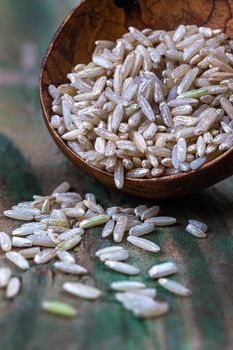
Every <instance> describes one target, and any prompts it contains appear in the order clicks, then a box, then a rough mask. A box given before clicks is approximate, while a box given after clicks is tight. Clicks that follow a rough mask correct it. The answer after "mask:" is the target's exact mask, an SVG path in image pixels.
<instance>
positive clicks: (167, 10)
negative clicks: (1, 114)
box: [40, 0, 233, 199]
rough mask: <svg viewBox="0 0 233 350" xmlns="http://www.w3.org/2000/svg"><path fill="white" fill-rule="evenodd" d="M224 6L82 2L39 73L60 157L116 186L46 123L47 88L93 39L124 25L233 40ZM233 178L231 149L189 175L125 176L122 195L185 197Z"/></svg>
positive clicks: (87, 53) (86, 55) (86, 54)
mask: <svg viewBox="0 0 233 350" xmlns="http://www.w3.org/2000/svg"><path fill="white" fill-rule="evenodd" d="M230 16H231V14H230V9H229V7H228V5H227V4H225V2H214V5H213V4H212V2H208V1H205V0H197V1H195V2H194V1H191V0H190V1H183V0H182V1H180V0H176V1H175V2H174V1H173V0H157V1H152V0H141V1H135V0H132V1H131V0H128V1H124V0H118V1H117V0H115V1H114V0H84V1H81V2H80V5H79V6H78V7H76V8H75V9H74V10H73V11H72V12H71V14H69V15H68V16H67V17H66V19H65V20H64V22H63V23H62V24H61V26H60V27H59V28H58V30H57V32H56V34H55V36H54V38H53V39H52V42H51V43H50V45H49V48H48V50H47V53H46V54H45V57H44V60H43V64H42V68H41V74H40V99H41V105H42V109H43V114H44V120H45V122H46V125H47V127H48V130H49V132H50V133H51V135H52V137H53V139H54V140H55V142H56V143H57V145H58V146H59V147H60V149H61V150H62V151H63V152H64V154H65V155H66V156H67V157H68V158H69V159H70V160H71V161H72V162H73V163H74V164H75V165H76V166H78V167H79V168H80V169H81V170H82V171H84V172H86V173H87V174H89V175H91V176H94V177H95V178H96V179H97V180H99V181H100V182H102V183H104V184H106V185H108V186H111V187H115V184H114V178H113V175H112V174H110V173H108V172H106V171H103V170H100V169H98V168H96V167H94V166H92V165H90V164H88V163H86V162H85V161H84V160H83V159H82V158H81V157H79V156H78V155H77V154H76V153H74V152H73V151H72V150H71V149H70V148H69V147H68V146H67V144H66V143H65V142H64V141H63V140H62V139H61V137H60V136H59V135H58V133H57V132H56V131H55V130H54V129H53V127H52V126H51V124H50V119H51V116H52V109H51V106H52V99H51V97H50V96H49V94H48V86H49V85H50V84H54V85H56V86H57V85H59V84H62V83H64V82H65V81H66V80H67V78H66V75H67V73H68V72H70V71H71V69H72V67H74V66H75V65H76V64H77V63H83V62H84V63H85V62H86V63H87V62H89V61H90V58H91V55H92V51H93V49H94V45H95V41H96V40H98V39H106V40H116V39H117V38H118V37H120V36H121V35H122V34H124V33H125V32H126V30H127V27H128V26H131V25H132V26H135V27H138V28H140V29H142V28H146V27H150V28H152V29H166V30H171V29H174V28H175V27H177V26H178V25H179V24H180V23H184V24H197V25H198V26H209V27H212V28H221V29H223V30H224V31H225V32H226V33H227V34H228V35H229V36H230V37H231V38H233V22H232V21H228V19H229V18H230ZM232 174H233V149H232V148H231V149H229V150H228V151H226V152H224V153H223V154H221V155H220V156H218V157H217V158H214V159H212V160H210V161H209V162H207V163H206V164H205V165H203V166H202V167H201V168H199V169H197V170H194V171H190V172H188V173H180V174H176V175H171V176H163V177H159V178H152V179H133V178H127V177H126V178H125V183H124V187H123V189H122V191H123V192H127V193H130V194H133V195H137V196H140V197H145V198H154V199H166V198H172V197H180V196H185V195H188V194H191V193H194V192H196V191H199V190H202V189H204V188H206V187H208V186H211V185H213V184H215V183H217V182H218V181H220V180H223V179H224V178H226V177H228V176H230V175H232Z"/></svg>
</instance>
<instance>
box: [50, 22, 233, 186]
mask: <svg viewBox="0 0 233 350" xmlns="http://www.w3.org/2000/svg"><path fill="white" fill-rule="evenodd" d="M232 47H233V42H232V41H231V40H229V39H228V38H227V35H226V34H224V33H223V32H222V31H221V30H220V29H215V30H212V29H210V28H205V27H197V26H196V25H182V24H181V25H179V26H178V28H177V29H176V30H174V31H170V32H166V31H164V30H156V31H153V30H152V29H144V30H142V31H140V30H138V29H136V28H134V27H129V32H128V33H126V34H124V35H123V36H122V37H121V38H119V39H117V40H116V42H112V41H106V40H99V41H96V48H95V50H94V52H93V56H92V61H91V62H90V63H89V64H87V65H85V64H78V65H77V66H76V67H74V69H73V70H72V72H71V73H69V74H68V75H67V78H68V79H69V81H70V82H69V83H64V84H62V85H60V86H58V87H55V86H54V85H50V86H49V93H50V95H51V96H52V98H53V103H52V111H53V113H54V114H53V115H52V116H51V125H52V127H53V128H54V129H56V130H57V132H58V134H59V135H61V138H62V139H63V140H64V141H66V142H67V145H68V146H69V147H70V148H71V149H72V150H73V151H74V152H75V153H76V154H77V155H78V156H80V157H81V158H82V159H84V160H85V161H86V162H88V163H90V164H92V165H93V166H95V167H97V168H100V169H102V170H106V171H107V172H108V173H113V174H114V180H115V184H116V187H117V188H119V189H121V188H122V187H123V186H124V176H127V177H131V178H153V177H158V176H166V175H172V174H177V173H181V172H188V171H190V170H195V169H197V168H199V167H201V166H202V165H203V164H204V163H205V162H207V161H208V160H209V159H213V158H215V157H217V156H218V155H219V154H220V153H221V152H224V151H226V150H228V149H229V148H230V147H232V145H233V134H232V131H233V120H232V119H233V107H232V102H233V94H232V90H233V55H232V53H231V51H232Z"/></svg>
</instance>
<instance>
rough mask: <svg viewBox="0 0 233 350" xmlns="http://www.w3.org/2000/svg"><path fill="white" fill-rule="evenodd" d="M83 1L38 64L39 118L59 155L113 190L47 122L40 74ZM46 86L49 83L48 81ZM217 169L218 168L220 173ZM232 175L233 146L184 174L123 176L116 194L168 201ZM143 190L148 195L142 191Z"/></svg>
mask: <svg viewBox="0 0 233 350" xmlns="http://www.w3.org/2000/svg"><path fill="white" fill-rule="evenodd" d="M85 2H86V0H83V1H81V3H80V4H79V5H78V6H77V7H75V8H74V9H73V10H72V11H71V12H70V14H68V15H67V17H65V19H64V21H63V22H62V23H61V25H60V26H59V27H58V29H57V31H56V32H55V34H54V36H53V38H52V40H51V42H50V44H49V47H48V49H47V51H46V53H45V55H44V58H43V61H42V66H41V71H40V101H41V106H42V110H43V116H44V120H45V123H46V125H47V128H48V130H49V132H50V134H51V135H52V137H53V139H54V140H55V142H56V144H57V145H58V146H59V148H60V149H61V150H62V151H63V153H64V154H65V155H66V156H67V157H68V158H69V159H70V160H71V161H72V162H73V163H74V164H75V165H77V166H78V167H79V168H80V169H81V170H82V171H84V172H86V173H88V174H89V175H91V176H94V177H95V178H97V179H98V180H99V181H100V182H102V183H104V184H107V185H109V186H111V187H114V188H116V187H115V183H114V176H113V174H112V173H108V172H107V171H105V170H101V169H98V168H97V167H95V166H93V165H91V164H90V163H87V162H86V161H85V160H83V159H82V158H81V157H80V156H78V155H77V154H76V153H75V152H74V151H73V150H72V149H71V148H69V147H68V145H67V143H66V142H65V141H64V140H63V139H62V138H61V136H60V135H59V134H58V132H57V131H56V130H55V129H54V128H53V127H52V126H51V123H50V119H51V116H52V111H51V106H52V98H51V97H50V96H49V94H48V84H47V83H45V82H44V75H45V72H46V71H47V63H48V60H49V57H50V54H51V52H52V51H53V49H54V46H55V44H56V42H57V40H59V38H60V35H61V33H62V31H63V29H64V27H65V26H66V25H67V24H68V22H69V20H70V18H71V17H72V16H73V15H74V14H75V13H76V11H78V10H79V9H80V7H81V6H82V4H84V3H85ZM101 39H103V38H101ZM66 80H67V78H66V76H64V83H65V82H66ZM50 84H53V82H50ZM230 160H232V165H231V166H230ZM220 164H221V167H220ZM219 168H222V170H221V169H219ZM214 171H216V173H215V175H214V176H213V174H212V173H211V172H214ZM232 173H233V147H231V148H230V149H229V150H227V151H225V152H223V153H222V154H220V155H218V156H217V157H216V158H213V159H211V160H209V161H207V162H206V163H205V164H204V165H202V166H201V167H200V168H198V169H196V170H191V171H188V172H182V173H178V174H173V175H166V176H160V177H152V178H130V177H125V181H124V187H123V188H122V189H121V190H120V191H122V192H126V193H130V194H133V195H139V196H141V197H146V198H156V199H164V198H169V197H170V198H172V197H179V196H183V195H187V194H190V193H193V192H194V191H195V189H197V190H201V189H204V188H206V187H209V186H211V185H213V184H215V183H217V182H219V181H221V180H223V179H224V178H226V177H228V176H230V175H232ZM209 175H210V176H209ZM203 176H204V177H206V176H209V177H207V178H205V179H203V178H202V177H203ZM198 178H199V180H201V181H200V184H199V185H196V186H194V188H193V190H192V189H187V188H186V189H185V188H182V187H183V186H182V184H183V185H184V184H185V183H187V182H190V186H192V185H193V184H194V183H196V182H198ZM153 186H155V187H157V188H158V189H160V188H161V190H162V189H163V190H164V189H166V187H167V188H168V190H167V191H165V192H164V193H157V194H156V193H154V192H153V191H152V192H151V191H150V190H151V189H152V188H153ZM176 186H178V187H179V188H176ZM172 187H173V190H174V191H173V192H174V193H171V192H170V190H171V189H172ZM145 190H146V191H148V192H145Z"/></svg>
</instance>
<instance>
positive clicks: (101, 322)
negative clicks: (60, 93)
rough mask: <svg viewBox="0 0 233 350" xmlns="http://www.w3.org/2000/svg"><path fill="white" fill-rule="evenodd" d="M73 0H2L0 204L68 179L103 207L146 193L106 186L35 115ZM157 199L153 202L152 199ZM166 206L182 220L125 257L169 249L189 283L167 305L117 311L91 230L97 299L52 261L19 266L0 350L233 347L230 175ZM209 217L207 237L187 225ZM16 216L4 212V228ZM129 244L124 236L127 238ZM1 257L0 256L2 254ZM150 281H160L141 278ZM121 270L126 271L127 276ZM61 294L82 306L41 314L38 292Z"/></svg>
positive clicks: (96, 233)
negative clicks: (56, 37)
mask: <svg viewBox="0 0 233 350" xmlns="http://www.w3.org/2000/svg"><path fill="white" fill-rule="evenodd" d="M75 4H76V1H71V0H66V1H62V0H34V1H28V0H20V1H15V0H1V11H0V212H1V213H2V211H3V210H4V209H6V208H8V207H9V206H11V205H13V204H15V203H16V202H18V201H21V200H29V199H30V197H31V196H32V195H33V194H41V193H44V194H46V193H49V192H50V191H51V190H52V189H53V187H54V186H55V185H57V184H59V183H60V182H61V181H63V180H64V179H66V180H68V181H70V182H71V183H72V184H73V187H74V189H75V190H77V191H79V192H80V193H81V194H84V193H85V192H87V191H89V192H90V191H93V192H94V193H95V194H96V195H97V196H98V198H100V201H101V204H102V205H103V206H105V207H106V206H109V205H118V204H121V205H125V206H135V205H137V204H139V203H141V202H142V200H140V199H138V198H133V197H130V196H126V195H123V194H120V193H119V192H117V191H114V190H109V189H108V188H105V187H104V186H102V185H100V184H99V183H97V182H96V181H95V180H93V179H91V178H90V177H88V176H86V175H84V174H83V173H82V172H81V171H79V170H78V169H77V168H75V167H74V166H73V165H72V164H71V163H70V162H69V161H68V160H67V159H66V158H65V157H64V156H63V155H62V154H61V152H60V151H59V150H58V148H57V147H56V145H55V144H54V142H53V141H52V139H51V137H50V135H49V134H48V132H47V130H46V127H45V125H44V122H43V120H42V116H41V110H40V105H39V98H38V72H39V67H40V63H41V58H42V55H43V53H44V51H45V49H46V47H47V45H48V43H49V41H50V39H51V36H52V34H53V33H54V31H55V29H56V27H57V25H58V24H59V22H60V21H61V20H62V18H63V17H64V16H65V15H66V14H67V12H68V11H69V10H70V9H71V8H72V7H73V6H74V5H75ZM148 204H153V202H152V201H151V202H148ZM160 204H161V207H162V212H163V213H164V214H168V215H169V214H170V215H174V216H177V218H178V222H179V224H178V225H177V226H175V227H173V228H168V229H159V230H157V231H156V233H152V234H151V235H149V238H151V239H152V240H155V241H156V242H158V243H159V245H160V246H161V248H162V252H161V253H160V254H158V255H156V256H153V255H152V254H144V253H143V252H142V251H139V249H136V248H135V249H133V248H132V247H129V250H130V255H131V256H132V257H131V258H130V260H131V261H132V262H135V264H137V265H138V266H140V267H141V269H142V271H143V272H144V276H146V271H147V270H148V268H149V267H150V266H151V265H152V264H154V263H156V262H158V261H163V260H166V259H167V258H169V259H172V260H174V261H176V262H177V263H178V265H179V269H180V275H179V276H177V278H179V281H181V282H184V283H185V284H186V285H187V286H189V287H190V288H191V289H192V291H193V296H192V297H191V298H186V299H181V298H176V297H174V296H172V295H171V294H169V293H168V292H165V291H162V290H160V289H159V288H158V290H159V292H161V293H160V294H161V296H162V297H163V298H164V299H166V300H167V301H168V302H169V303H170V305H171V311H170V313H169V314H168V315H167V316H166V317H163V318H160V319H156V320H150V321H140V320H138V319H135V318H134V317H132V315H131V314H130V313H129V312H127V311H125V310H123V309H122V308H121V306H120V305H119V304H118V303H116V301H115V300H114V297H113V294H111V292H110V291H109V284H110V282H111V281H113V280H116V279H119V278H122V279H123V277H121V276H120V277H119V275H118V274H117V273H112V272H109V271H108V270H107V269H106V268H105V267H103V265H102V264H100V263H99V262H98V261H97V260H96V259H95V258H94V252H95V250H96V249H97V248H99V247H103V246H106V245H109V244H111V241H110V240H109V241H104V242H103V240H102V239H101V238H100V232H101V229H92V230H90V231H89V233H88V234H86V236H85V239H84V242H83V243H82V245H81V246H80V248H79V249H77V251H76V258H77V261H78V262H81V263H83V264H85V266H87V267H88V268H89V270H90V271H91V274H90V276H89V277H85V278H84V280H85V281H87V282H88V281H90V282H92V281H94V283H95V285H96V286H97V287H100V288H101V289H103V290H104V294H103V296H102V298H101V300H100V301H98V302H94V303H91V302H83V301H82V302H81V301H79V300H77V299H74V298H69V297H67V296H66V295H64V294H62V293H61V285H62V283H63V282H64V281H65V280H67V277H65V276H62V275H54V273H53V271H52V269H51V266H38V267H34V268H32V269H30V271H28V272H26V273H24V274H20V273H19V272H17V271H16V273H18V274H19V275H21V276H22V279H23V289H22V291H21V294H20V295H19V296H18V297H17V298H16V299H15V301H13V302H8V301H6V299H5V297H4V293H3V292H2V291H0V349H1V350H8V349H9V350H11V349H14V350H15V349H17V350H21V349H23V350H24V349H30V350H31V349H33V350H40V349H44V350H47V349H50V350H63V349H65V350H66V349H68V350H93V349H95V350H99V349H101V350H109V349H111V350H115V349H117V350H152V349H156V350H160V349H161V350H230V349H232V348H233V331H232V329H233V283H232V280H233V278H232V276H233V239H232V234H233V215H232V214H233V178H229V179H228V180H226V181H224V182H222V183H219V184H218V185H216V186H214V187H212V188H211V189H208V190H206V191H204V192H202V193H197V194H196V195H195V196H192V197H189V198H184V199H179V200H173V201H169V202H162V203H160ZM191 217H192V218H199V219H201V220H203V221H205V222H206V223H207V224H208V225H209V228H210V230H209V235H208V239H207V240H195V239H194V238H192V237H190V236H189V235H187V234H185V232H184V225H185V223H186V221H187V219H188V218H191ZM16 226H17V223H16V222H14V221H11V220H7V219H5V218H4V217H3V216H2V215H1V214H0V229H1V230H3V231H6V232H9V233H10V232H11V230H12V229H13V228H14V227H16ZM124 245H125V246H127V244H126V243H124ZM0 259H1V260H0V262H1V264H2V263H3V258H2V257H0ZM140 278H141V279H142V280H143V281H145V282H146V283H147V284H148V285H150V286H155V285H156V283H155V282H154V281H151V280H150V279H149V278H147V277H140ZM124 279H125V278H124ZM48 298H52V299H55V298H59V299H60V300H62V301H68V302H70V303H71V304H72V305H74V306H75V307H76V308H77V310H78V316H77V318H75V319H73V320H63V319H59V318H56V317H52V316H50V315H47V314H44V313H42V312H41V310H40V305H41V302H42V300H44V299H48Z"/></svg>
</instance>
